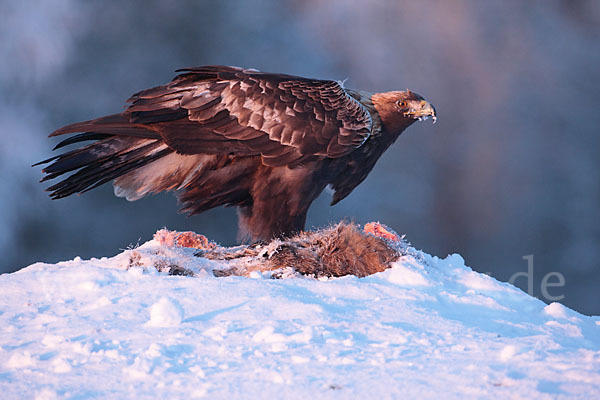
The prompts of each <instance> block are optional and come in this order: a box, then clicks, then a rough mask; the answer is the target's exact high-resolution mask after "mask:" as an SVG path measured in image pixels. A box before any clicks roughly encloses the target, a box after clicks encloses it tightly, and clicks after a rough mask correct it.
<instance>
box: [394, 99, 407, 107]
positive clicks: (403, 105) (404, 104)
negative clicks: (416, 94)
mask: <svg viewBox="0 0 600 400" xmlns="http://www.w3.org/2000/svg"><path fill="white" fill-rule="evenodd" d="M396 104H397V105H398V107H400V108H404V107H406V106H407V104H408V103H407V102H406V100H398V101H397V102H396Z"/></svg>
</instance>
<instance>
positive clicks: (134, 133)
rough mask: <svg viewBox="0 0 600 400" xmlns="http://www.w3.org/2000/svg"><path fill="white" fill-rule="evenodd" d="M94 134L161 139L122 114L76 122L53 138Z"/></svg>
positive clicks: (65, 127) (59, 130)
mask: <svg viewBox="0 0 600 400" xmlns="http://www.w3.org/2000/svg"><path fill="white" fill-rule="evenodd" d="M77 132H92V133H105V134H110V135H117V136H131V137H138V138H148V139H159V138H160V135H158V133H156V132H155V131H153V130H151V129H150V128H149V127H148V126H144V125H142V124H132V123H131V122H130V120H129V117H127V116H123V115H121V114H113V115H108V116H106V117H101V118H96V119H92V120H89V121H83V122H76V123H74V124H71V125H67V126H64V127H62V128H60V129H57V130H55V131H54V132H52V133H51V134H50V137H52V136H59V135H64V134H66V133H77Z"/></svg>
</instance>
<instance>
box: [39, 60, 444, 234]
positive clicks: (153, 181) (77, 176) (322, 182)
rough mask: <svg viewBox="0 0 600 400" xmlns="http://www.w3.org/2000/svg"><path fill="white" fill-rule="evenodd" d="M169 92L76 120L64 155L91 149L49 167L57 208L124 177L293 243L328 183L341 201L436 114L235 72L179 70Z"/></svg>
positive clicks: (123, 183)
mask: <svg viewBox="0 0 600 400" xmlns="http://www.w3.org/2000/svg"><path fill="white" fill-rule="evenodd" d="M177 72H181V73H180V74H179V75H178V76H176V77H175V78H174V79H173V80H172V81H171V82H170V83H168V84H166V85H163V86H157V87H154V88H152V89H147V90H142V91H141V92H138V93H136V94H134V95H133V96H131V98H130V99H129V100H128V103H130V105H129V106H128V108H127V109H126V110H125V111H124V112H122V113H120V114H114V115H109V116H106V117H101V118H98V119H93V120H90V121H85V122H78V123H75V124H71V125H68V126H65V127H63V128H60V129H58V130H56V131H55V132H53V133H52V134H51V135H50V136H58V135H63V134H67V133H78V132H79V133H78V134H76V135H73V136H70V137H69V138H67V139H65V140H63V141H62V142H60V143H59V144H58V145H57V146H56V147H55V149H58V148H62V147H64V146H67V145H70V144H74V143H81V142H86V141H91V143H89V144H87V145H85V146H83V147H79V148H76V149H75V150H71V151H68V152H65V153H63V154H60V155H57V156H55V157H52V158H49V159H47V160H44V161H42V162H40V163H38V164H36V165H39V164H46V163H50V164H49V165H47V166H46V167H45V168H44V169H43V170H42V171H43V172H44V173H45V174H46V175H45V176H44V177H43V179H42V181H46V180H48V179H53V178H57V177H59V176H62V175H63V174H65V173H68V172H74V173H73V174H71V175H70V176H68V177H67V178H65V179H63V180H62V181H60V182H58V183H56V184H55V185H53V186H51V187H49V188H48V189H47V190H48V191H50V192H51V194H50V196H51V197H52V198H53V199H59V198H62V197H66V196H69V195H71V194H73V193H83V192H86V191H88V190H90V189H93V188H95V187H97V186H99V185H102V184H104V183H106V182H109V181H111V180H114V182H113V185H114V188H115V194H116V195H117V196H120V197H125V198H127V199H128V200H137V199H139V198H141V197H143V196H145V195H147V194H148V193H157V192H161V191H164V190H173V191H176V192H177V197H178V199H179V201H180V202H181V204H182V211H183V212H187V213H189V214H196V213H201V212H203V211H206V210H208V209H210V208H213V207H217V206H221V205H225V206H236V207H238V210H239V212H238V214H239V227H240V233H241V234H242V235H246V236H249V237H250V238H251V239H252V240H266V239H271V238H272V237H275V236H288V235H291V234H293V233H295V232H298V231H300V230H302V229H303V228H304V223H305V220H306V213H307V212H308V208H309V206H310V204H311V203H312V202H313V201H314V200H315V199H316V198H317V196H319V194H320V193H321V192H322V191H323V189H324V188H325V187H326V186H327V185H331V187H332V188H333V190H334V195H333V200H332V202H331V204H332V205H333V204H336V203H337V202H339V201H340V200H342V199H343V198H345V197H346V196H348V194H350V192H352V190H353V189H354V188H355V187H356V186H357V185H358V184H360V183H361V182H362V181H363V180H364V179H365V178H366V176H367V175H368V174H369V172H370V171H371V170H372V168H373V166H374V165H375V162H376V161H377V160H378V159H379V157H380V156H381V155H382V154H383V152H384V151H385V150H386V149H387V148H388V147H389V146H390V145H391V144H392V143H393V142H394V141H395V140H396V139H397V138H398V136H399V135H400V133H402V131H403V130H404V129H406V128H407V127H408V126H409V125H411V124H412V123H413V122H415V121H416V120H421V119H424V118H425V119H426V118H427V117H429V116H431V117H433V118H434V121H435V117H436V114H435V109H434V107H433V106H432V105H431V104H430V103H428V102H427V101H425V100H424V99H423V98H422V97H421V96H419V95H418V94H416V93H413V92H411V91H410V90H406V91H394V92H386V93H375V94H370V93H366V92H362V91H358V90H352V89H348V88H345V87H343V85H342V84H341V83H339V82H335V81H330V80H317V79H307V78H302V77H298V76H291V75H284V74H272V73H264V72H259V71H257V70H254V69H242V68H236V67H226V66H204V67H198V68H189V69H181V70H178V71H177Z"/></svg>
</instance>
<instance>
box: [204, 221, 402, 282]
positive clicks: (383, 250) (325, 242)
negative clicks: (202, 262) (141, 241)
mask: <svg viewBox="0 0 600 400" xmlns="http://www.w3.org/2000/svg"><path fill="white" fill-rule="evenodd" d="M198 255H199V256H202V257H206V258H208V259H211V260H223V261H226V260H227V261H232V262H231V264H230V266H228V267H227V268H224V269H219V270H215V271H214V274H215V276H229V275H241V276H248V275H249V274H250V273H252V272H254V271H261V272H266V271H285V270H289V271H293V272H296V273H299V274H301V275H308V276H314V277H317V278H321V277H339V276H345V275H355V276H358V277H364V276H368V275H371V274H374V273H377V272H381V271H384V270H386V269H387V268H389V267H390V263H391V262H393V261H394V260H395V259H397V258H398V257H399V256H400V252H399V250H398V249H397V248H396V246H394V245H393V242H390V241H388V240H386V239H383V238H381V237H377V236H374V235H372V234H369V233H365V232H364V231H362V230H361V229H360V228H359V227H358V225H356V224H349V223H343V222H342V223H339V224H337V225H335V226H333V227H331V228H328V229H323V230H318V231H314V232H301V233H300V234H298V235H296V236H294V237H292V238H290V239H286V240H284V241H280V240H274V241H272V242H271V243H269V244H266V245H256V246H248V247H243V248H242V249H239V248H236V249H235V250H234V251H228V250H227V249H224V248H220V249H216V250H207V251H202V252H200V253H198ZM279 276H280V274H275V275H274V277H279Z"/></svg>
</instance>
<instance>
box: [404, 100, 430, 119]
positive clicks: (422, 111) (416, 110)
mask: <svg viewBox="0 0 600 400" xmlns="http://www.w3.org/2000/svg"><path fill="white" fill-rule="evenodd" d="M404 115H405V116H411V117H413V118H414V119H418V120H419V121H423V120H426V119H427V118H429V117H431V118H432V119H433V123H434V124H435V122H436V121H437V116H436V114H435V107H434V106H433V104H431V103H429V102H428V101H425V100H421V101H419V102H418V103H417V104H415V107H411V108H410V110H409V111H407V112H405V113H404Z"/></svg>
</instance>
